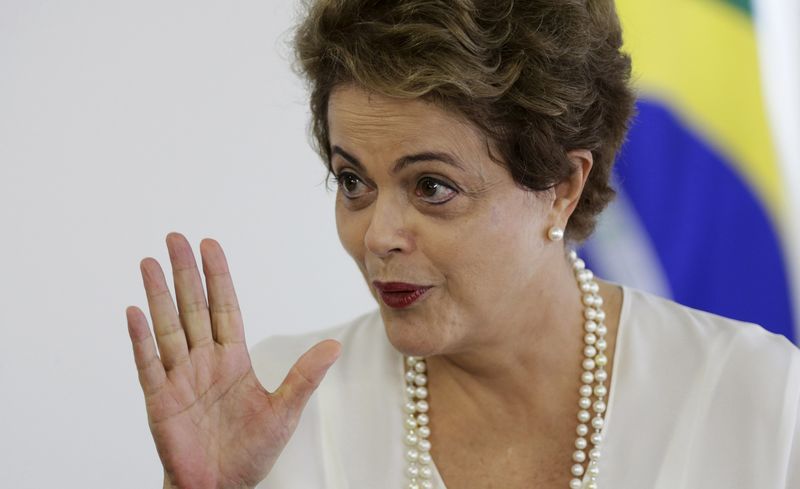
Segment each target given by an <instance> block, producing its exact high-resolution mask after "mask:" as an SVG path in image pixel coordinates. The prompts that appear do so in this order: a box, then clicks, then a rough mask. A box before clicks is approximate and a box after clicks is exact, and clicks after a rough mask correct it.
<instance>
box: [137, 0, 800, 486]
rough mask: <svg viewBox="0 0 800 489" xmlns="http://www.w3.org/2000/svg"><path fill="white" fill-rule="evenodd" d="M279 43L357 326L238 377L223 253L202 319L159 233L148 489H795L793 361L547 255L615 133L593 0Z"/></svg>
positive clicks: (403, 22) (456, 13)
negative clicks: (357, 304) (355, 286)
mask: <svg viewBox="0 0 800 489" xmlns="http://www.w3.org/2000/svg"><path fill="white" fill-rule="evenodd" d="M297 32H298V34H297V38H296V48H297V53H298V60H299V64H300V68H301V71H302V72H303V73H304V74H305V75H306V77H307V78H308V80H309V81H310V85H311V108H312V117H313V128H314V134H315V137H316V142H317V144H318V149H319V151H320V154H321V155H322V157H323V160H324V161H325V163H326V164H327V166H328V170H329V172H330V173H331V174H333V175H334V176H335V179H336V181H337V186H338V191H337V199H336V222H337V228H338V231H339V236H340V239H341V242H342V245H343V246H344V248H345V249H346V250H347V252H348V253H349V254H350V256H352V258H353V260H354V261H355V262H356V264H357V265H358V267H359V269H360V270H361V272H362V274H363V276H364V279H365V280H366V282H367V285H368V287H369V289H370V291H371V292H372V294H373V296H374V297H375V299H376V301H377V303H378V306H379V307H378V309H377V310H376V311H374V312H372V313H369V314H365V315H363V316H360V317H358V318H356V319H354V320H353V321H351V322H348V323H346V324H343V325H339V326H337V327H334V328H331V329H327V330H324V331H320V332H317V333H312V334H306V335H300V336H290V337H273V338H269V339H268V340H265V341H264V342H262V343H260V344H259V345H257V346H256V347H255V348H254V349H253V351H252V362H251V356H250V355H248V351H247V348H246V346H245V344H244V334H243V326H242V321H241V316H240V314H239V309H238V304H237V301H236V296H235V293H234V290H233V285H232V282H231V278H230V275H229V274H228V269H227V265H226V261H225V258H224V255H223V253H222V250H221V248H220V246H219V244H218V243H216V242H215V241H213V240H204V241H203V242H201V246H200V252H201V256H202V259H203V270H204V273H205V275H206V282H207V289H208V303H206V300H205V297H204V293H203V288H202V285H201V282H200V278H199V273H198V271H197V267H196V265H195V262H194V258H193V254H192V251H191V248H190V247H189V244H188V243H187V241H186V240H185V238H183V236H181V235H179V234H177V233H171V234H170V235H168V237H167V246H168V249H169V254H170V260H171V262H172V268H173V272H174V281H175V290H176V296H177V306H178V307H177V309H178V311H176V310H175V307H174V305H173V303H172V299H171V297H170V295H169V293H168V289H167V286H166V282H165V279H164V276H163V273H162V271H161V268H160V266H159V265H158V263H156V262H155V260H153V259H145V260H143V261H142V263H141V268H142V273H143V277H144V285H145V289H146V290H147V294H148V301H149V306H150V314H151V316H152V319H153V325H154V331H155V340H153V338H152V337H151V335H150V332H149V328H148V325H147V320H146V318H145V316H144V314H143V313H142V312H141V311H140V310H139V309H138V308H135V307H130V308H128V310H127V315H128V322H129V332H130V336H131V340H132V343H133V347H134V353H135V360H136V364H137V367H138V368H139V373H140V380H141V384H142V388H143V390H144V393H145V399H146V404H147V411H148V415H149V423H150V428H151V431H152V433H153V436H154V439H155V442H156V447H157V449H158V452H159V456H160V457H161V460H162V463H163V465H164V470H165V487H180V488H206V487H237V488H239V487H256V486H258V487H262V488H270V489H277V488H280V489H290V488H291V489H293V488H298V489H299V488H312V487H313V488H317V487H325V488H337V489H338V488H377V487H381V488H383V487H386V488H393V487H407V488H430V487H437V488H444V487H445V486H446V487H449V488H450V489H454V488H473V487H474V488H478V487H480V488H483V487H501V488H517V487H519V488H522V487H543V488H544V487H546V488H550V487H553V488H557V487H570V488H579V487H586V488H596V487H602V488H604V489H605V488H615V489H619V488H628V487H630V488H633V487H637V488H638V487H653V488H670V489H672V488H679V487H682V488H695V487H697V488H700V487H702V488H712V487H713V488H717V487H719V488H722V487H725V488H755V487H758V488H784V487H792V488H798V487H800V476H799V475H798V469H797V467H799V466H800V434H799V433H800V431H798V430H799V429H800V428H798V426H800V424H798V402H799V401H798V397H799V396H800V353H798V351H797V350H796V349H795V348H794V347H793V346H792V345H791V344H790V343H788V341H786V340H785V339H783V338H781V337H777V336H775V335H772V334H770V333H768V332H766V331H765V330H763V329H762V328H760V327H758V326H756V325H752V324H744V323H739V322H735V321H732V320H728V319H724V318H721V317H718V316H714V315H711V314H707V313H703V312H700V311H695V310H691V309H688V308H685V307H682V306H679V305H677V304H675V303H673V302H670V301H667V300H665V299H660V298H657V297H654V296H651V295H648V294H646V293H643V292H640V291H636V290H633V289H629V288H625V287H621V286H618V285H615V284H611V283H607V282H604V281H602V280H596V279H595V278H594V277H593V275H592V273H591V272H590V271H588V270H586V269H585V265H584V263H583V262H582V261H581V260H580V259H579V258H577V256H576V255H575V254H574V252H570V251H569V249H568V247H567V246H565V240H564V238H566V239H567V240H569V241H572V242H580V241H582V240H583V239H585V238H586V237H587V236H588V235H589V234H590V233H591V231H592V229H593V226H594V222H595V220H596V216H597V214H598V213H599V212H600V211H601V210H602V209H603V207H604V206H605V205H606V204H607V203H608V201H609V200H610V199H611V198H612V196H613V190H612V189H611V188H610V187H609V185H608V181H609V175H610V170H611V165H612V162H613V158H614V154H615V153H616V151H617V149H618V148H619V146H620V144H621V141H622V139H623V137H624V134H625V131H626V128H627V124H628V120H629V118H630V116H631V112H632V110H633V109H632V107H633V95H632V92H631V90H630V87H629V84H628V83H629V77H630V61H629V58H628V57H627V56H626V55H625V54H623V53H622V52H621V51H620V46H621V34H620V29H619V24H618V20H617V17H616V14H615V11H614V8H613V4H612V3H611V2H610V1H608V0H606V1H603V0H589V1H588V2H583V1H563V0H559V1H529V2H512V1H510V0H507V1H497V0H495V1H492V2H477V1H476V2H471V1H467V0H464V1H434V0H406V1H399V2H377V1H369V0H320V1H317V2H316V3H314V4H313V5H312V6H311V8H310V10H309V11H308V13H307V16H306V17H305V19H304V20H303V23H302V24H301V25H300V27H299V29H298V31H297ZM156 344H157V347H156ZM311 345H314V346H313V347H312V348H310V349H308V350H307V351H306V349H307V348H308V347H309V346H311ZM156 349H158V353H157V352H156ZM304 352H305V353H304ZM159 355H160V356H159ZM298 357H299V358H298ZM340 357H341V358H340ZM337 359H338V360H337ZM334 362H336V364H335V365H334ZM326 372H327V376H326ZM284 375H285V378H284ZM323 376H326V380H325V382H322V379H323ZM312 393H316V395H315V396H314V397H311V395H312ZM301 413H302V417H301Z"/></svg>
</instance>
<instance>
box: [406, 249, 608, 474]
mask: <svg viewBox="0 0 800 489" xmlns="http://www.w3.org/2000/svg"><path fill="white" fill-rule="evenodd" d="M567 257H568V258H569V261H570V264H571V266H572V269H573V271H574V272H575V279H576V280H577V281H578V286H579V287H580V289H581V293H582V294H583V306H584V310H583V316H584V319H585V322H584V324H583V329H584V331H585V335H584V337H583V341H584V343H585V346H584V348H583V354H584V356H585V358H584V360H583V362H582V366H583V370H584V371H583V373H582V374H581V386H580V388H579V389H578V393H579V394H580V398H579V399H578V407H579V408H580V410H579V411H578V428H577V429H576V430H575V432H576V434H577V435H578V437H577V438H576V439H575V448H576V450H575V451H574V452H573V453H572V463H573V465H572V467H571V468H570V473H571V475H572V479H571V480H570V482H569V487H570V489H597V476H598V475H599V468H598V463H599V460H600V444H601V443H602V441H603V426H604V424H605V420H604V418H603V415H604V413H605V411H606V403H605V401H604V399H605V396H606V394H607V393H608V389H607V388H606V386H605V381H606V380H607V379H608V372H606V370H605V366H606V364H607V363H608V358H607V357H606V355H605V350H606V347H607V345H606V340H605V335H606V333H607V331H608V328H607V327H606V325H605V324H603V321H604V320H605V317H606V314H605V312H603V308H602V306H603V298H602V297H600V295H599V294H598V292H599V290H600V287H599V285H598V284H597V282H596V281H595V280H594V274H593V273H592V271H591V270H589V269H587V268H586V264H585V263H584V261H583V260H581V259H580V258H578V255H577V254H576V253H575V252H574V251H570V252H569V253H568V255H567ZM405 366H406V367H407V370H406V374H405V381H406V392H405V393H406V403H405V405H404V407H403V408H404V410H405V412H406V414H407V415H408V416H407V417H406V419H405V429H406V435H405V440H404V442H405V444H406V446H407V449H406V453H405V455H406V461H407V463H408V465H407V466H406V476H407V477H408V479H409V480H408V484H407V485H406V486H405V487H406V489H433V487H434V486H433V480H432V479H433V467H432V466H431V465H432V459H431V454H430V450H431V442H430V441H429V440H428V437H430V434H431V428H430V418H429V416H428V414H427V413H428V409H429V406H428V401H427V400H426V399H427V397H428V389H427V387H425V386H426V384H427V383H428V377H427V375H426V374H425V372H426V369H427V366H426V363H425V359H424V358H422V357H414V356H409V357H405ZM592 382H594V383H595V385H594V388H592V385H591V384H592ZM592 394H594V396H595V398H596V399H595V401H594V402H592V400H591V396H592ZM590 407H591V408H592V411H594V417H593V416H592V414H591V413H590V412H589V408H590ZM590 421H591V423H590V424H591V426H592V428H594V432H593V433H592V434H591V436H589V441H588V442H587V440H586V435H588V434H589V426H587V424H586V423H589V422H590ZM589 442H591V444H592V445H593V448H592V449H591V450H589V454H588V457H587V454H586V452H585V451H584V450H585V449H586V448H587V447H588V444H589ZM587 458H588V460H589V462H588V467H586V468H585V469H584V465H583V464H584V462H586V460H587ZM585 472H586V473H588V474H587V475H588V478H587V481H586V484H585V485H584V482H583V481H582V480H581V479H580V478H579V477H580V476H582V475H584V473H585Z"/></svg>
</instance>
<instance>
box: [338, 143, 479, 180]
mask: <svg viewBox="0 0 800 489" xmlns="http://www.w3.org/2000/svg"><path fill="white" fill-rule="evenodd" d="M336 154H338V155H339V156H341V157H342V158H344V159H346V160H347V161H348V162H350V163H351V164H352V165H353V166H355V167H356V168H358V169H359V170H361V171H363V172H366V168H364V165H363V164H362V163H361V162H360V161H359V160H358V158H356V157H355V156H353V155H351V154H350V153H348V152H347V151H345V150H343V149H342V148H340V147H339V146H336V145H334V146H333V149H332V151H331V156H333V155H336ZM420 161H441V162H442V163H445V164H447V165H450V166H453V167H455V168H458V169H459V170H461V171H463V172H465V171H466V170H465V168H464V165H462V164H461V162H459V161H458V160H457V159H455V158H453V157H452V156H451V155H449V154H448V153H442V152H440V151H425V152H422V153H415V154H411V155H405V156H401V157H400V158H398V159H397V160H396V161H395V162H394V167H393V168H392V173H393V174H396V173H398V172H400V170H402V169H403V168H405V167H407V166H409V165H412V164H414V163H418V162H420Z"/></svg>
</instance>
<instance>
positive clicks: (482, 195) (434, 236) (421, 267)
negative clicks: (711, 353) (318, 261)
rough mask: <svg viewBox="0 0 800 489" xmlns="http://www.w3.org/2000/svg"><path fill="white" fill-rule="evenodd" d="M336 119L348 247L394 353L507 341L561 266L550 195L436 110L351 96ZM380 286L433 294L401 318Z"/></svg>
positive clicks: (333, 104) (340, 207) (338, 96)
mask: <svg viewBox="0 0 800 489" xmlns="http://www.w3.org/2000/svg"><path fill="white" fill-rule="evenodd" d="M328 117H329V119H328V122H329V134H330V143H331V150H332V155H333V156H332V160H331V165H332V168H333V171H334V173H335V175H336V176H337V179H338V190H337V196H336V224H337V229H338V232H339V238H340V239H341V242H342V245H343V246H344V248H345V249H346V250H347V252H348V253H349V254H350V255H351V256H352V257H353V259H354V260H355V262H356V264H357V265H358V267H359V269H360V270H361V273H362V274H363V275H364V278H365V280H366V281H367V285H368V287H369V289H370V291H371V293H372V294H373V296H374V297H375V299H376V300H377V302H378V304H379V305H380V311H381V315H382V317H383V321H384V323H385V325H386V330H387V335H388V337H389V340H390V341H391V342H392V344H393V345H394V346H395V348H397V349H398V350H400V351H401V352H403V353H404V354H407V355H423V356H429V355H435V354H442V353H453V352H461V351H469V350H470V349H473V348H478V347H479V346H481V345H486V344H487V343H492V342H502V341H503V340H504V339H505V340H508V338H507V336H508V335H509V334H510V333H511V332H509V331H506V330H505V329H504V328H503V327H502V325H503V324H514V323H520V322H521V321H525V320H526V319H527V317H526V316H522V315H523V314H528V313H529V312H530V310H529V309H526V307H529V306H524V305H525V304H531V303H533V304H535V303H537V300H536V297H537V296H538V295H541V290H542V289H541V287H543V286H545V287H546V285H547V284H546V283H545V282H546V281H545V280H542V279H541V278H540V277H546V276H547V274H548V267H552V266H553V264H552V262H553V261H554V260H555V259H556V257H561V256H563V245H562V244H557V243H550V242H547V237H546V235H547V230H548V229H549V227H550V226H552V225H554V224H557V222H556V218H555V216H554V212H553V211H552V209H553V206H552V201H553V197H552V196H551V192H545V193H541V194H538V195H537V194H535V193H533V192H530V191H528V190H524V189H522V188H520V187H518V186H517V185H516V184H515V183H514V181H513V180H512V178H511V175H510V174H509V172H508V171H507V170H506V169H505V168H503V167H502V166H500V165H498V164H497V163H495V162H494V161H493V160H492V159H491V158H490V156H489V153H488V150H487V142H486V139H485V137H484V136H483V135H482V134H481V132H480V131H479V130H478V129H477V128H476V127H474V126H473V125H471V124H469V123H467V122H465V121H464V120H463V119H461V118H458V117H457V116H454V115H452V114H450V113H448V112H446V111H443V110H442V109H440V108H438V107H436V106H434V105H432V104H430V103H426V102H423V101H421V100H401V99H394V98H388V97H384V96H380V95H376V94H368V93H367V92H365V91H363V90H360V89H358V88H356V87H354V86H352V85H341V86H339V87H337V88H336V89H335V90H334V91H333V92H332V94H331V97H330V102H329V115H328ZM375 281H380V282H383V283H386V282H405V283H410V284H416V285H419V286H426V287H430V288H429V289H428V290H427V291H426V292H425V293H424V294H423V295H422V296H421V297H420V298H419V299H418V300H417V301H415V302H414V303H412V304H411V305H409V306H407V307H402V308H397V307H391V306H390V305H388V304H387V303H386V302H385V301H384V300H383V299H382V298H381V294H380V293H379V291H378V289H377V288H376V285H375V283H374V282H375Z"/></svg>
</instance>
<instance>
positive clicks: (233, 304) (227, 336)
mask: <svg viewBox="0 0 800 489" xmlns="http://www.w3.org/2000/svg"><path fill="white" fill-rule="evenodd" d="M200 256H201V257H202V260H203V273H204V274H205V276H206V287H207V288H208V304H209V310H210V311H211V324H212V332H213V335H214V339H215V340H216V341H217V343H221V344H224V343H243V342H244V324H243V321H242V313H241V311H240V310H239V301H238V300H237V299H236V291H235V290H234V288H233V281H232V280H231V274H230V271H229V270H228V262H227V260H226V259H225V253H223V251H222V247H221V246H220V245H219V243H218V242H217V241H215V240H213V239H210V238H206V239H204V240H202V241H201V242H200Z"/></svg>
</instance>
